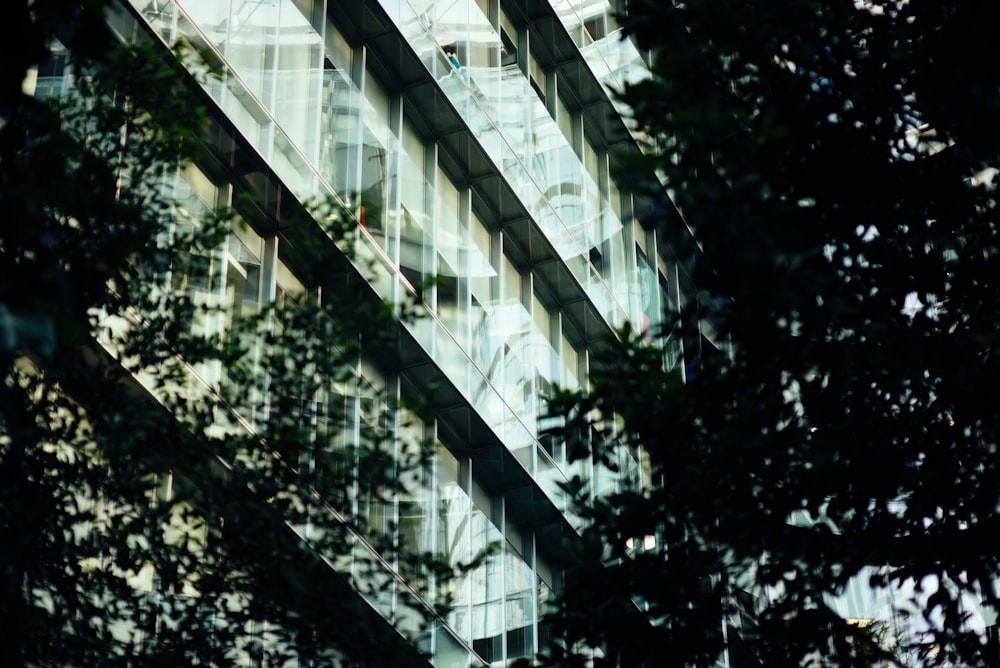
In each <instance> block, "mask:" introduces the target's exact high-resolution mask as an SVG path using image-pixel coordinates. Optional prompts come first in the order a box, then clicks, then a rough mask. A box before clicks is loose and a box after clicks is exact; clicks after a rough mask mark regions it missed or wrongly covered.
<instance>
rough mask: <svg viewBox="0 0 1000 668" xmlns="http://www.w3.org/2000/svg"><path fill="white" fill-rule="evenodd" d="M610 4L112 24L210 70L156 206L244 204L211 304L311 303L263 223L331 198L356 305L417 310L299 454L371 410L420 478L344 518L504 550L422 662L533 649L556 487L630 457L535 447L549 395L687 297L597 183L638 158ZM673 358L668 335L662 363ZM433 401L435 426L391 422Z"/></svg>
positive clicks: (176, 10) (398, 586) (604, 480)
mask: <svg viewBox="0 0 1000 668" xmlns="http://www.w3.org/2000/svg"><path fill="white" fill-rule="evenodd" d="M624 8H625V7H624V3H622V2H621V1H620V0H618V1H613V0H552V1H547V0H130V2H127V3H125V4H124V5H123V6H122V7H121V8H119V11H117V12H116V13H115V14H114V15H113V17H112V19H111V20H112V22H113V24H114V25H115V27H116V29H117V30H118V31H119V32H120V33H121V34H122V35H124V36H126V37H127V36H130V35H136V34H139V33H148V34H149V35H151V36H152V37H154V38H156V39H160V40H162V41H163V43H164V44H174V43H176V42H177V41H178V40H181V39H183V40H187V41H188V42H190V43H192V44H194V45H195V46H197V47H199V48H202V49H206V50H207V51H208V52H210V53H211V54H213V55H214V57H215V59H216V60H217V61H218V63H219V64H220V72H221V75H220V76H219V77H207V78H204V79H203V82H202V84H201V85H202V86H203V87H204V90H205V94H206V96H207V99H210V100H211V104H210V115H211V116H212V117H213V119H214V125H213V132H214V133H215V135H214V142H213V145H212V146H211V147H210V148H211V152H212V155H210V156H206V158H205V160H203V161H202V162H200V163H198V164H197V165H195V166H192V167H190V168H187V169H186V170H184V171H183V173H180V174H178V175H177V177H176V179H175V180H174V182H173V188H174V192H173V196H174V198H175V199H176V200H177V202H178V205H179V206H182V207H184V208H185V209H186V210H187V211H189V212H192V213H196V212H197V211H199V210H204V211H207V210H209V209H211V208H214V207H219V206H230V205H232V203H233V202H234V201H237V200H239V199H240V198H241V196H243V195H245V194H250V195H253V197H254V202H255V205H254V207H253V213H251V214H249V215H246V216H244V218H246V220H245V222H246V223H247V225H246V226H238V227H234V228H233V231H232V233H231V235H230V238H229V240H228V242H227V243H226V244H224V246H223V247H221V248H219V249H218V251H217V252H216V254H215V255H214V256H213V257H212V258H211V261H210V262H206V265H207V268H206V271H207V275H206V276H201V277H200V278H199V282H198V285H197V286H196V288H195V289H197V290H199V291H200V292H201V293H202V297H203V298H204V299H205V300H207V301H210V300H215V303H222V304H225V305H226V306H227V308H228V309H229V311H228V312H229V313H230V314H232V315H231V316H229V317H232V318H235V317H239V314H241V313H246V312H249V311H252V310H253V309H254V305H255V304H257V303H261V302H267V301H270V300H274V299H279V300H280V299H291V298H295V296H296V295H300V294H303V293H310V294H314V295H315V294H316V292H317V290H318V289H319V287H320V286H316V285H311V284H309V282H308V279H305V278H304V276H306V275H307V274H309V275H312V274H311V272H306V271H304V268H303V267H302V266H300V265H297V264H296V263H297V262H301V261H302V260H301V257H302V256H301V255H299V254H297V253H295V252H294V251H295V249H294V243H293V242H291V241H290V240H289V236H288V234H287V231H286V230H285V228H283V226H282V223H283V221H284V220H286V219H287V218H288V217H289V212H290V211H292V210H295V209H301V208H304V207H305V206H307V204H308V203H309V202H311V201H314V200H316V199H317V198H325V197H334V198H336V199H337V200H338V201H339V202H340V203H341V204H342V205H343V206H344V207H345V208H346V209H348V210H349V211H350V212H351V213H352V215H353V216H354V217H355V219H356V222H357V227H356V236H357V238H356V244H357V258H356V259H355V261H354V262H355V265H356V266H358V267H362V266H367V264H368V263H371V268H370V269H364V270H363V271H362V270H361V269H358V273H359V275H364V276H365V277H366V279H367V286H368V289H369V290H370V291H371V293H372V295H374V296H377V297H380V298H383V299H386V300H389V301H391V302H394V303H400V302H402V301H404V300H405V298H407V297H410V298H416V299H417V300H418V301H419V304H420V307H419V308H420V309H421V310H422V311H423V313H422V317H420V318H418V319H416V320H414V321H412V322H408V323H406V324H404V325H401V326H400V327H401V331H400V333H399V336H398V346H396V347H395V348H394V349H393V350H383V349H367V350H365V353H364V361H363V362H362V363H361V364H360V365H359V367H358V374H357V378H356V382H353V383H348V384H347V385H345V386H338V388H337V390H336V392H334V391H331V392H330V393H329V396H328V397H326V398H325V401H329V402H341V406H343V407H346V411H347V419H346V420H345V421H344V422H345V423H344V424H340V425H336V427H337V428H336V429H334V425H325V424H324V420H325V417H324V415H325V413H324V411H323V408H322V406H317V407H316V408H315V415H314V417H315V423H316V432H317V436H316V437H317V439H319V440H321V439H323V438H325V435H326V434H327V433H328V432H330V433H332V432H333V431H337V432H338V433H339V434H340V435H338V436H337V438H351V437H352V435H356V434H358V433H359V432H360V431H362V430H364V429H365V428H366V425H371V424H372V423H373V422H374V421H377V420H380V419H382V420H385V419H387V420H388V421H389V422H390V423H392V424H390V425H389V426H390V427H391V428H393V430H394V431H397V432H398V434H399V437H398V438H399V439H400V440H401V441H406V440H407V439H409V440H412V441H417V440H422V439H430V440H432V441H433V443H434V444H435V454H434V461H433V465H432V467H431V469H430V471H429V473H428V475H427V479H426V484H424V485H423V486H421V487H419V488H416V489H414V490H413V492H412V494H410V495H409V497H408V498H402V497H399V498H394V499H393V500H392V501H391V502H390V503H382V504H370V505H369V506H368V508H367V510H365V509H363V508H362V509H360V512H367V513H368V514H369V517H368V518H367V519H368V521H369V524H370V525H372V526H376V527H379V526H380V527H382V528H383V529H384V530H385V531H389V532H398V534H399V536H400V538H401V539H402V540H404V542H405V544H406V545H408V546H410V548H411V549H414V550H416V551H418V552H430V553H433V554H437V555H439V556H441V557H443V558H446V559H449V560H451V561H452V562H453V563H455V564H458V563H467V562H469V561H471V560H472V559H473V557H474V556H475V555H476V554H478V553H479V552H480V551H481V550H482V549H483V548H485V547H486V546H488V545H490V544H494V543H495V544H499V545H500V546H502V547H501V549H500V550H499V551H498V552H496V553H495V554H493V555H492V556H490V557H489V558H488V559H486V560H485V561H484V562H483V563H481V564H480V565H479V566H477V567H476V568H474V569H472V570H471V571H469V572H468V573H466V574H465V575H464V576H463V577H462V578H460V579H459V580H458V581H456V582H454V583H452V585H451V588H452V591H451V595H452V596H453V599H454V606H453V609H452V611H451V612H450V613H448V614H447V616H446V618H444V619H442V620H440V622H439V623H437V624H435V625H434V628H433V629H431V631H430V633H429V634H424V636H423V637H422V639H420V640H419V643H420V649H421V650H423V651H425V652H427V653H428V654H429V655H431V656H432V657H433V664H434V665H437V666H466V665H474V664H476V663H477V662H483V663H485V664H489V665H505V664H506V662H509V661H510V660H513V659H516V658H519V657H528V656H532V655H533V654H535V653H536V652H537V651H538V650H539V648H540V647H544V644H545V629H544V625H540V624H539V619H540V616H541V614H542V612H543V610H544V608H545V605H546V602H547V601H548V600H549V599H550V598H551V597H552V596H553V593H554V591H557V590H558V586H559V556H560V551H561V550H562V549H563V544H564V540H565V539H566V538H567V537H569V536H572V535H573V533H574V531H575V529H576V528H577V527H578V526H579V520H578V519H577V518H575V517H574V516H573V515H572V513H570V512H568V511H567V508H566V504H565V500H564V498H563V496H562V494H561V492H560V489H559V483H560V482H563V481H565V480H567V479H569V478H570V477H571V476H573V475H574V474H580V475H581V476H583V477H584V478H585V479H587V480H589V481H591V483H592V485H593V488H594V489H595V490H596V491H600V490H607V489H610V488H613V487H614V486H615V485H630V484H638V483H639V481H640V478H641V476H642V468H641V465H640V462H639V460H638V457H637V455H636V454H635V453H629V452H624V451H623V452H622V453H621V455H620V458H621V461H620V466H619V467H618V469H619V470H618V471H617V472H615V473H612V472H610V471H608V470H603V469H601V467H599V466H595V465H594V464H593V463H589V462H571V461H570V460H569V458H568V456H567V452H566V449H565V446H564V444H561V443H559V442H556V441H553V440H552V439H547V438H544V437H540V432H541V430H542V429H543V428H544V424H543V422H544V414H545V405H544V397H545V396H546V394H547V392H549V391H550V390H551V389H552V388H553V387H555V386H556V385H559V386H562V387H567V388H581V387H585V386H586V384H587V378H588V370H589V367H590V364H591V356H592V353H593V352H594V350H596V349H597V348H598V347H599V346H601V345H602V342H603V341H605V340H606V339H607V338H608V337H610V336H612V335H613V333H614V332H615V331H616V330H617V329H619V328H622V327H626V326H629V327H632V328H633V329H634V330H636V331H639V332H645V331H650V330H651V329H652V328H655V327H656V326H657V324H658V322H659V320H660V317H661V315H660V314H661V313H662V312H663V311H664V309H665V308H676V307H677V306H678V304H679V303H680V300H681V298H682V297H681V294H680V290H679V287H678V275H677V268H676V267H675V266H674V265H673V264H671V263H669V262H668V261H667V258H666V256H665V253H664V251H663V249H662V247H661V244H660V243H659V241H658V238H657V234H656V232H655V231H653V230H648V229H644V228H643V227H642V226H641V225H640V224H639V223H638V222H637V220H639V219H640V218H641V216H640V215H638V214H639V213H641V207H642V206H643V205H642V203H641V202H640V201H638V200H637V199H636V198H635V197H633V196H632V195H631V194H629V193H628V192H625V191H624V190H622V189H620V187H619V185H618V184H617V183H616V181H615V178H614V175H615V174H616V165H617V161H618V160H619V159H620V156H621V155H627V154H629V153H634V152H636V151H638V148H637V144H636V141H635V138H634V137H633V134H632V129H631V128H630V127H629V125H628V122H627V121H626V120H625V119H624V118H623V116H622V115H621V112H622V110H621V109H620V108H618V107H616V103H615V101H614V100H613V99H612V96H611V95H610V94H609V93H608V91H607V88H606V86H607V85H614V86H622V85H624V83H625V82H627V81H630V80H632V79H633V78H634V77H639V76H642V73H643V71H644V62H643V56H642V54H641V53H640V52H639V51H638V50H637V49H636V48H635V46H634V45H633V44H632V43H631V42H630V41H629V40H621V39H620V37H621V31H620V29H619V28H618V26H617V25H616V23H615V19H614V16H615V12H616V11H620V10H623V9H624ZM193 74H195V75H197V74H199V73H198V72H193ZM49 83H51V82H49ZM47 85H48V84H47ZM330 248H331V250H330V252H331V253H333V252H336V251H335V248H334V247H333V246H332V245H331V247H330ZM367 272H370V273H367ZM175 278H176V277H175ZM363 297H364V296H363V295H359V299H360V298H363ZM213 326H217V327H219V328H222V329H223V330H224V329H225V327H226V326H227V322H226V318H223V322H219V323H216V324H215V325H213ZM679 358H680V345H679V344H672V343H671V342H667V343H666V344H665V347H664V363H665V364H669V365H673V364H680V363H681V361H680V359H679ZM200 371H201V373H203V374H204V375H205V380H206V382H207V383H209V384H211V383H222V382H226V381H225V379H224V378H219V377H212V373H213V372H212V370H211V369H202V370H200ZM218 373H219V374H220V375H221V372H218ZM427 388H433V392H432V394H433V396H431V397H430V399H431V400H432V403H433V404H434V405H435V406H436V407H437V409H438V410H437V411H436V413H435V417H434V418H433V419H425V420H421V419H417V418H416V417H414V416H411V415H406V414H404V413H403V412H402V411H399V410H395V409H391V407H392V406H395V405H397V404H398V400H399V399H401V398H402V399H405V398H406V397H421V396H422V395H424V394H425V393H426V392H427ZM424 398H427V397H424ZM386 415H388V416H389V417H388V418H385V417H379V416H386ZM243 417H244V419H245V420H246V421H247V422H248V423H249V424H252V423H253V420H254V419H255V418H254V416H253V415H245V416H243ZM354 503H358V501H357V499H355V500H354ZM369 549H370V546H368V545H367V544H366V543H363V542H358V544H357V546H356V548H355V553H354V554H353V555H352V557H351V558H352V559H355V560H365V559H367V560H373V559H374V555H371V554H366V553H365V551H366V550H369ZM385 569H386V573H387V577H388V578H390V580H391V581H392V582H394V583H395V584H394V585H393V586H392V587H390V588H389V589H388V593H386V592H382V594H380V595H379V596H377V597H372V600H371V601H370V603H371V605H372V606H373V607H374V608H376V609H377V610H378V611H379V612H380V613H381V614H382V615H383V616H384V617H385V618H386V619H388V620H390V621H391V622H392V623H394V624H396V625H397V626H398V627H401V628H404V627H406V626H407V624H408V623H409V618H408V617H407V615H406V614H405V612H404V608H405V606H404V605H403V603H402V601H401V599H402V598H404V597H410V596H417V597H418V598H419V596H420V594H421V591H420V590H419V588H417V587H412V586H410V585H411V583H408V582H407V581H406V578H405V576H404V575H403V574H402V572H401V570H400V569H398V568H396V567H395V564H394V563H393V562H392V560H391V559H390V560H389V561H387V562H386V563H385ZM404 630H406V629H405V628H404Z"/></svg>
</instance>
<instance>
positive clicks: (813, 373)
mask: <svg viewBox="0 0 1000 668" xmlns="http://www.w3.org/2000/svg"><path fill="white" fill-rule="evenodd" d="M622 20H623V21H624V22H625V30H626V31H627V32H628V33H629V34H631V35H632V36H633V37H634V38H635V39H636V40H637V41H638V43H639V44H640V45H641V46H642V47H644V48H646V49H650V50H651V53H652V55H653V61H652V68H651V69H652V74H651V77H650V78H649V79H647V80H645V81H642V82H639V83H636V84H634V85H631V86H629V87H628V88H627V89H626V90H625V91H623V97H624V99H625V101H626V102H628V103H629V105H630V106H631V108H632V110H633V111H634V114H635V118H636V120H637V121H638V127H639V128H640V129H641V131H642V133H643V137H644V142H645V143H646V146H647V149H648V150H647V158H646V159H645V160H643V161H637V162H636V163H635V164H634V165H633V169H634V173H633V174H632V175H631V176H632V178H633V179H634V181H635V182H636V183H637V188H638V189H639V190H640V191H642V193H643V194H645V195H648V196H649V197H650V198H652V200H653V202H654V207H653V213H652V214H651V215H650V216H649V217H648V218H647V219H646V220H644V221H643V222H644V223H645V224H646V225H651V226H655V227H656V229H657V230H658V231H659V232H660V234H661V237H662V239H663V240H664V242H665V244H666V246H668V247H669V248H671V249H672V250H673V252H674V253H675V258H674V260H675V261H676V262H677V263H678V264H679V265H680V268H681V272H682V275H683V276H684V278H685V280H687V281H688V282H689V285H690V286H693V290H692V293H691V294H694V295H696V298H692V299H690V300H689V301H688V302H687V305H686V306H685V307H684V308H683V309H681V312H680V313H676V314H674V315H673V318H672V323H671V325H670V326H669V327H668V331H666V332H664V333H663V334H671V333H672V334H679V333H683V334H684V336H685V340H686V341H687V343H688V346H687V349H686V358H685V362H686V365H687V368H686V372H687V376H688V382H686V383H684V382H682V381H681V379H680V376H679V372H677V371H675V372H670V373H668V372H664V371H662V370H661V362H660V358H659V356H658V354H657V353H656V352H655V351H654V350H651V349H649V348H644V347H642V345H641V342H637V341H630V340H627V341H626V342H625V343H623V344H620V345H619V346H617V349H616V350H615V352H614V353H612V355H610V356H609V357H608V358H606V359H604V360H602V362H603V366H602V367H601V370H599V371H598V372H597V373H596V374H595V377H594V387H593V391H592V392H590V393H589V394H588V395H586V396H579V397H560V398H559V399H560V400H559V401H558V402H557V403H558V404H559V405H560V406H561V407H562V410H563V411H564V412H565V414H566V416H567V420H566V427H565V431H564V435H565V436H566V437H567V438H569V439H570V440H571V441H572V442H578V443H581V444H582V445H586V446H588V448H592V449H589V450H588V449H585V448H582V449H580V451H585V452H586V453H591V452H592V453H593V456H595V457H597V458H598V459H600V458H607V457H608V452H609V449H610V448H611V447H612V446H613V445H614V444H617V443H625V444H626V445H628V446H629V447H640V446H641V447H642V448H643V449H644V451H645V452H646V453H647V456H648V470H649V472H650V473H651V478H652V481H653V483H654V484H653V486H652V487H650V488H647V489H644V490H641V491H635V492H624V493H620V494H616V495H613V496H610V497H607V498H599V499H598V500H597V501H596V502H589V501H588V499H587V494H586V490H585V489H582V491H579V492H578V493H576V494H575V495H576V497H577V500H578V501H579V502H580V503H581V504H582V510H581V512H583V513H585V514H586V515H587V516H588V517H589V518H590V520H591V521H592V524H591V527H590V528H589V529H588V530H587V531H586V532H585V534H584V539H585V540H584V543H585V544H586V545H588V546H589V552H590V554H591V556H596V557H601V558H602V559H603V560H604V562H605V564H606V567H596V568H592V567H588V566H585V565H584V564H586V563H588V562H586V561H585V560H581V562H580V564H581V565H580V566H579V567H578V568H575V569H571V570H570V572H569V573H568V575H567V582H566V587H565V594H564V595H563V597H562V599H561V602H560V607H559V609H558V611H557V614H555V615H554V616H553V618H552V622H553V624H554V628H555V631H556V637H557V638H558V639H559V642H558V643H557V645H558V647H557V650H556V651H555V653H554V662H555V663H558V664H559V665H583V663H584V662H585V661H586V660H587V658H586V657H587V654H588V653H589V651H590V649H592V648H599V649H600V652H598V654H597V659H596V660H595V663H594V665H616V666H634V665H650V666H652V665H655V666H690V665H700V666H711V665H715V662H716V661H717V660H719V658H720V656H721V654H722V652H723V651H724V650H727V649H728V650H729V652H730V659H731V660H732V662H733V663H732V665H761V666H769V667H770V666H781V665H794V666H798V665H831V666H854V665H872V664H873V662H877V661H886V662H890V663H891V662H894V661H901V660H902V659H901V658H900V657H912V658H914V660H919V662H920V663H921V664H922V665H953V664H954V665H969V666H983V665H994V664H995V662H996V661H997V657H996V656H995V655H991V652H992V653H995V647H994V649H992V650H991V649H989V648H990V647H991V645H989V644H987V643H986V634H985V633H984V632H983V631H982V622H981V621H980V622H979V623H978V625H977V622H976V619H975V613H976V611H977V606H975V605H972V604H970V601H979V602H980V605H981V606H982V609H983V610H986V617H987V619H988V618H989V616H990V615H992V614H994V613H995V612H996V603H997V600H996V589H995V582H996V580H997V576H998V574H1000V573H998V570H1000V562H998V560H1000V515H998V512H997V509H998V503H1000V459H998V457H997V449H998V443H1000V441H998V426H1000V425H998V407H997V402H996V400H995V397H994V393H993V391H992V388H993V386H994V384H995V379H996V377H997V375H998V372H1000V356H998V355H997V350H1000V347H998V345H1000V338H998V337H1000V243H998V242H1000V229H998V222H1000V221H998V209H997V195H996V185H997V169H998V168H1000V133H997V131H996V127H997V125H998V122H1000V67H998V66H997V62H998V61H997V58H996V55H995V53H994V51H995V45H996V44H997V43H998V38H1000V9H998V7H997V5H996V4H995V3H969V2H948V1H943V2H942V1H937V0H935V1H933V2H930V1H924V0H910V1H900V2H895V1H893V2H875V1H872V2H867V1H858V2H827V1H820V0H806V1H798V0H796V1H794V2H755V1H750V2H746V1H743V2H725V1H708V0H691V1H688V2H673V1H663V0H636V1H633V2H629V3H628V15H627V17H623V19H622ZM612 413H616V414H618V415H619V416H621V418H622V423H621V424H623V425H624V426H623V428H622V429H621V430H620V431H619V432H618V433H608V431H607V430H605V431H604V432H603V433H604V437H603V438H602V439H598V442H595V443H590V442H589V440H588V439H589V433H590V430H589V427H590V426H591V425H596V426H603V425H608V424H610V420H609V419H608V416H609V415H610V414H612ZM595 415H596V416H598V417H600V416H603V417H604V421H603V422H601V423H595V417H594V416H595ZM587 456H590V455H589V454H587ZM578 487H579V485H578ZM571 491H575V490H574V489H573V488H572V487H571ZM647 537H648V538H647ZM633 539H634V540H633ZM642 546H645V547H646V548H647V549H643V548H642ZM852 581H855V582H861V583H863V584H864V585H865V586H871V587H872V588H875V589H878V590H882V591H885V592H888V591H889V590H890V589H891V590H893V591H895V592H896V594H895V596H896V598H895V608H896V611H895V612H896V614H897V615H899V616H900V618H901V619H902V622H901V627H902V628H903V629H904V631H905V632H904V634H903V637H902V638H901V639H900V645H899V648H898V650H897V652H895V653H894V654H890V653H887V652H885V651H882V650H881V649H880V648H879V647H878V645H877V643H875V642H873V640H872V639H873V638H874V636H873V634H871V633H866V632H864V631H863V628H862V627H859V625H857V624H851V623H849V621H848V620H845V619H843V618H842V616H841V614H838V612H837V610H836V609H835V606H834V605H833V603H832V600H833V599H832V597H835V596H837V595H838V594H841V593H842V592H844V590H845V587H847V586H848V583H849V582H852ZM901 592H909V593H908V594H905V595H904V594H903V593H901ZM737 619H741V620H742V621H741V622H737ZM643 620H646V621H643ZM977 626H978V628H977ZM560 648H561V649H560ZM602 656H603V657H606V658H601V657H602Z"/></svg>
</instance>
